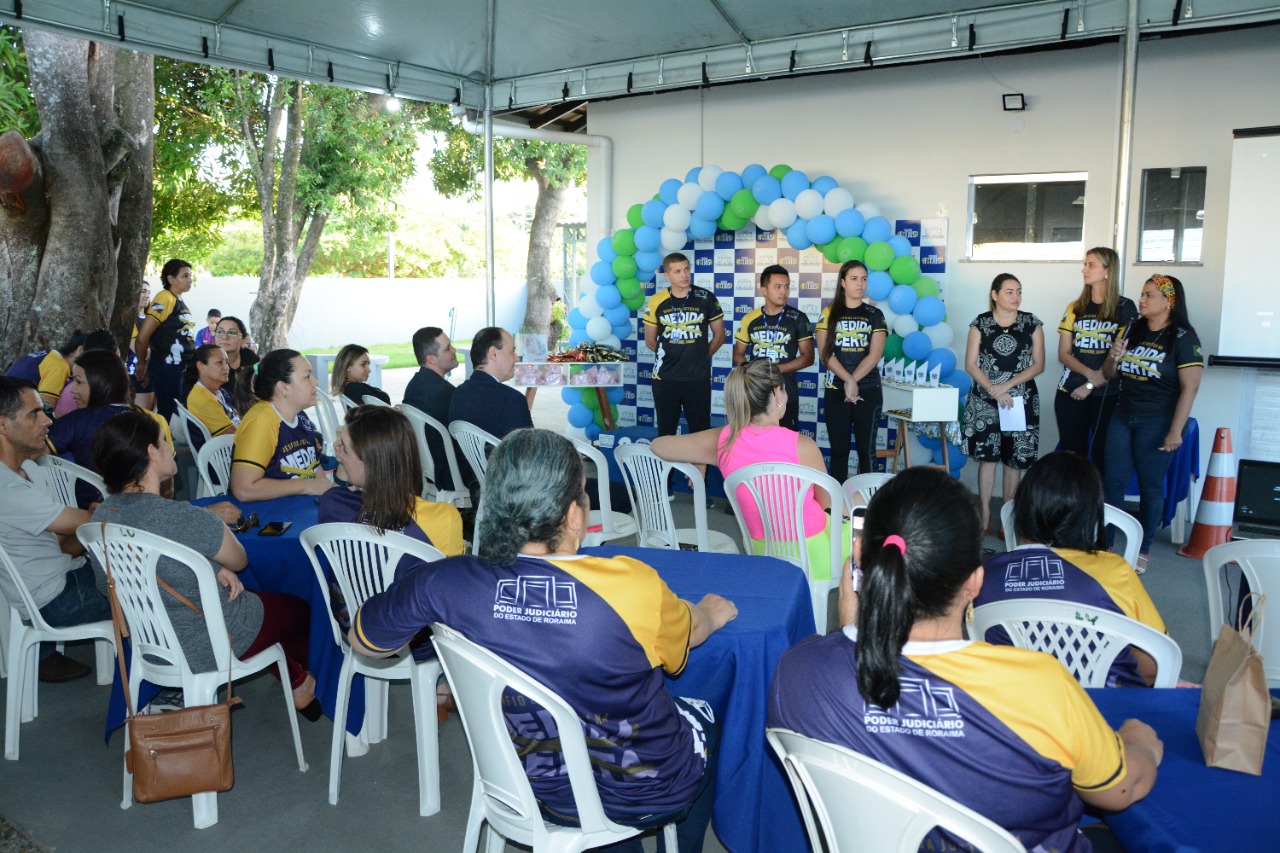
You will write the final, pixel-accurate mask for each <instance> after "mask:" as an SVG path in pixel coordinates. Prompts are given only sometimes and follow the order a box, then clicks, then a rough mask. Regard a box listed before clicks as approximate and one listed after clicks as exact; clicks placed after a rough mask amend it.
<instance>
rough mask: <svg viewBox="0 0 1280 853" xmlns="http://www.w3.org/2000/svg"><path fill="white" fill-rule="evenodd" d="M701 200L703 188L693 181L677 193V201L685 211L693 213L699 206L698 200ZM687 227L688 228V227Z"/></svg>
mask: <svg viewBox="0 0 1280 853" xmlns="http://www.w3.org/2000/svg"><path fill="white" fill-rule="evenodd" d="M700 198H702V187H700V186H698V185H697V184H695V183H694V182H693V181H690V182H689V183H687V184H685V185H684V186H682V187H681V188H680V189H678V190H677V191H676V201H677V202H678V203H679V204H680V206H681V207H683V208H684V209H685V210H689V211H692V210H693V209H694V208H695V207H697V206H698V199H700ZM670 209H671V208H669V207H668V208H667V210H670ZM664 216H665V214H664ZM685 227H686V228H687V227H688V226H685Z"/></svg>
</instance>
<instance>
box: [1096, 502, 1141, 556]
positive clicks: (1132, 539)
mask: <svg viewBox="0 0 1280 853" xmlns="http://www.w3.org/2000/svg"><path fill="white" fill-rule="evenodd" d="M1102 520H1103V522H1102V523H1103V524H1105V525H1107V526H1109V527H1115V528H1118V529H1119V531H1120V532H1121V533H1123V534H1124V559H1125V562H1127V563H1128V564H1129V565H1131V566H1136V565H1138V554H1139V553H1141V549H1142V522H1140V521H1138V519H1136V518H1134V517H1133V516H1132V515H1130V514H1129V513H1127V512H1125V511H1124V510H1122V509H1119V508H1118V507H1114V506H1112V505H1111V504H1103V507H1102Z"/></svg>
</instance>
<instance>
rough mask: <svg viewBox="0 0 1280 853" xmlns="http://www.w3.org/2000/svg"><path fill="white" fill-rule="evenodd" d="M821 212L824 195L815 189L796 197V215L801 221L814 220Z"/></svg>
mask: <svg viewBox="0 0 1280 853" xmlns="http://www.w3.org/2000/svg"><path fill="white" fill-rule="evenodd" d="M821 212H822V193H820V192H818V191H817V190H815V189H808V190H803V191H802V192H801V193H800V194H799V195H798V196H796V215H797V216H799V217H800V218H801V219H813V217H815V216H817V215H818V214H819V213H821Z"/></svg>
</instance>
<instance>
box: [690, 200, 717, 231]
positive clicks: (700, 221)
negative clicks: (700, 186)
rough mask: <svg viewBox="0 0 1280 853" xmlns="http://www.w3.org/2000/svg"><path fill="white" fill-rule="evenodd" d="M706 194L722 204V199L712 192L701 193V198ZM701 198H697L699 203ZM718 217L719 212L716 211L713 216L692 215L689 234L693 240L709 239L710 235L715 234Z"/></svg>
mask: <svg viewBox="0 0 1280 853" xmlns="http://www.w3.org/2000/svg"><path fill="white" fill-rule="evenodd" d="M708 196H710V197H711V198H714V199H715V200H716V201H718V202H720V204H721V205H723V204H724V199H722V198H720V196H718V195H715V194H714V193H703V194H702V198H707V197H708ZM702 198H700V199H698V203H699V204H701V203H702ZM719 217H720V214H718V213H717V214H716V215H715V217H711V218H708V217H705V216H698V215H694V216H693V218H692V219H690V220H689V236H690V237H692V238H693V239H695V240H710V239H711V238H712V237H714V236H716V219H718V218H719Z"/></svg>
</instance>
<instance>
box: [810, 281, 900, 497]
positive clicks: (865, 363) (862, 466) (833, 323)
mask: <svg viewBox="0 0 1280 853" xmlns="http://www.w3.org/2000/svg"><path fill="white" fill-rule="evenodd" d="M837 282H838V283H837V285H836V294H835V298H834V299H833V300H832V301H831V305H830V306H828V308H827V309H826V310H825V311H823V312H822V318H821V319H820V320H818V327H817V329H816V330H815V332H814V337H816V338H817V344H818V361H819V363H820V364H821V365H822V367H823V372H824V374H825V375H826V391H825V392H824V394H823V409H824V411H825V412H826V414H825V421H826V424H827V441H829V442H830V444H831V476H832V477H834V478H835V479H836V480H837V481H838V482H842V483H843V482H844V480H845V478H846V477H848V476H849V438H850V434H852V436H853V438H854V440H855V441H856V442H857V449H858V470H857V472H856V473H858V474H865V473H868V472H870V471H871V459H872V454H871V447H872V442H873V438H872V436H873V435H875V429H876V424H877V423H878V422H879V421H880V407H881V404H882V403H883V402H884V396H883V394H882V393H881V390H880V374H879V372H877V368H878V367H879V365H880V358H881V356H883V355H884V342H885V339H886V338H887V337H888V334H889V330H888V327H887V326H885V322H884V314H883V313H882V312H881V311H880V309H879V308H877V307H875V306H874V305H870V304H868V303H867V302H866V295H867V265H866V264H864V263H863V262H862V261H846V262H845V264H844V265H843V266H842V267H840V276H839V278H838V279H837Z"/></svg>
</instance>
